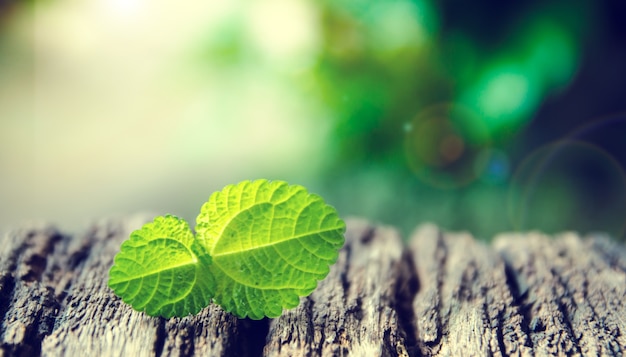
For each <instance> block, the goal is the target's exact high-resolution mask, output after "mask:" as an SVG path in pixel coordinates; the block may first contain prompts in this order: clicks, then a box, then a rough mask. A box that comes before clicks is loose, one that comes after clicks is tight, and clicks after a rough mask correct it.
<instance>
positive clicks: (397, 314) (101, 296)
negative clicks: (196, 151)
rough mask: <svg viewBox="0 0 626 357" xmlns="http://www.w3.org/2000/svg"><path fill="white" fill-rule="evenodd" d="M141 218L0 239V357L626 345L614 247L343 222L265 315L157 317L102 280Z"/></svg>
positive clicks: (573, 351) (521, 350)
mask: <svg viewBox="0 0 626 357" xmlns="http://www.w3.org/2000/svg"><path fill="white" fill-rule="evenodd" d="M145 221H146V217H140V216H137V217H134V218H129V219H123V220H122V219H120V220H109V221H103V222H99V223H96V224H94V225H93V226H92V227H91V228H90V229H89V230H88V231H86V232H84V233H83V234H81V235H65V234H63V233H61V232H59V231H58V230H56V229H54V228H52V227H50V226H32V227H28V228H23V229H19V230H13V231H10V232H8V233H2V234H0V321H1V325H0V356H37V355H45V356H74V355H86V356H96V355H97V356H192V355H198V356H200V355H202V356H209V355H210V356H260V355H267V356H344V355H352V356H377V355H378V356H420V355H426V356H429V355H437V356H438V355H441V356H457V355H464V356H468V355H479V356H482V355H505V356H508V355H537V356H540V355H592V356H596V355H608V356H621V355H624V354H625V353H626V303H625V302H624V297H625V296H626V248H625V247H624V246H623V245H619V244H617V243H614V242H612V241H610V240H609V239H607V238H605V237H600V236H595V237H590V238H586V239H581V238H579V237H578V236H576V235H574V234H564V235H561V236H558V237H547V236H544V235H541V234H538V233H530V234H505V235H502V236H499V237H497V238H496V239H495V240H494V241H493V243H492V244H490V245H487V244H485V243H482V242H477V241H475V240H474V239H473V238H472V237H471V236H470V235H468V234H463V233H454V234H453V233H444V232H441V231H439V230H438V229H437V228H436V227H435V226H432V225H424V226H421V227H420V228H419V229H418V230H416V232H415V233H414V235H413V236H412V237H411V239H410V240H409V243H408V244H407V245H405V244H404V243H403V242H402V239H401V238H400V237H399V236H398V233H397V232H396V231H395V230H394V229H392V228H389V227H381V226H373V225H371V224H369V223H368V222H366V221H363V220H357V219H352V220H349V221H348V231H347V234H346V245H345V246H344V248H343V249H342V251H341V253H340V256H339V259H338V261H337V264H335V265H334V266H333V267H332V269H331V272H330V274H329V276H328V277H327V278H326V279H325V280H324V281H322V282H320V284H319V286H318V289H317V290H315V291H314V292H313V294H312V295H311V296H309V297H307V298H303V299H302V301H301V304H300V306H298V307H297V308H295V309H292V310H290V311H286V312H285V313H284V314H283V316H281V317H280V318H277V319H274V320H271V321H270V320H267V319H266V320H261V321H250V320H247V319H246V320H239V319H237V318H234V317H232V316H231V315H229V314H226V313H224V312H222V311H221V310H220V309H219V308H217V307H215V306H210V307H209V308H207V309H205V310H203V311H202V313H201V314H199V315H198V316H193V317H185V318H175V319H171V320H164V319H159V318H150V317H147V316H145V315H143V314H141V313H138V312H135V311H133V310H131V309H130V308H129V307H128V306H126V305H125V304H123V303H122V302H121V301H120V300H119V299H118V298H116V297H115V296H114V295H113V294H112V293H111V291H110V290H109V289H108V288H107V286H106V281H107V272H108V269H109V267H110V266H111V263H112V259H113V256H114V254H115V253H116V252H117V250H118V248H119V246H120V244H121V242H122V241H123V240H124V239H126V238H127V237H128V235H129V233H130V232H131V231H132V230H133V229H136V228H139V227H140V226H141V224H143V223H144V222H145Z"/></svg>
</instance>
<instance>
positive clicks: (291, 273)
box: [196, 180, 345, 319]
mask: <svg viewBox="0 0 626 357" xmlns="http://www.w3.org/2000/svg"><path fill="white" fill-rule="evenodd" d="M196 231H197V233H196V234H197V236H196V237H197V239H198V241H199V242H200V243H201V245H202V246H203V247H205V248H206V249H207V252H208V253H209V254H210V255H211V257H212V259H213V264H211V266H210V270H211V273H212V274H213V275H214V278H215V281H216V282H217V289H216V292H215V296H214V300H215V302H216V303H218V304H219V305H221V306H222V307H223V308H224V310H226V311H230V312H232V313H234V314H235V315H237V316H239V317H246V316H249V317H250V318H252V319H260V318H263V317H264V316H268V317H276V316H280V314H281V313H282V310H283V308H287V309H288V308H292V307H295V306H297V305H298V303H299V301H300V300H299V297H300V296H306V295H308V294H310V293H311V292H312V291H313V290H314V289H315V287H316V286H317V281H318V280H321V279H323V278H324V277H326V275H327V274H328V271H329V265H331V264H333V263H334V262H335V261H336V259H337V254H338V251H339V249H340V248H341V246H342V245H343V243H344V237H343V233H344V232H345V223H344V222H343V221H342V220H341V219H340V218H339V216H338V214H337V211H336V210H335V209H334V208H332V207H331V206H329V205H327V204H325V203H324V201H323V200H322V198H321V197H319V196H317V195H313V194H309V193H308V192H307V191H306V190H305V188H304V187H302V186H297V185H288V184H287V183H286V182H282V181H272V182H270V181H267V180H257V181H254V182H250V181H244V182H242V183H239V184H237V185H231V186H227V187H225V188H224V189H223V190H222V191H220V192H216V193H214V194H213V195H212V196H211V197H210V199H209V201H208V202H207V203H205V204H204V206H203V207H202V210H201V213H200V215H199V216H198V218H197V226H196Z"/></svg>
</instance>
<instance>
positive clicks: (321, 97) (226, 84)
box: [0, 0, 626, 240]
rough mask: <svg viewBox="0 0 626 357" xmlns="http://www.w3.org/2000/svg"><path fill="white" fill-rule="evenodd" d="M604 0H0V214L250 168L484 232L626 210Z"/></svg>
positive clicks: (614, 14) (86, 202)
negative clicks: (22, 0)
mask: <svg viewBox="0 0 626 357" xmlns="http://www.w3.org/2000/svg"><path fill="white" fill-rule="evenodd" d="M624 18H626V5H625V3H624V2H623V1H619V0H603V1H592V0H574V1H558V0H557V1H525V2H511V3H509V2H500V1H491V0H490V1H487V0H478V1H473V2H463V1H452V0H443V1H429V0H413V1H409V0H393V1H391V0H388V1H380V0H368V1H364V0H336V1H313V0H256V1H226V0H213V1H202V2H200V1H198V2H195V1H194V2H183V3H172V2H169V1H162V0H151V1H148V0H87V1H85V0H80V1H79V0H65V1H28V2H16V1H7V0H4V1H2V0H0V83H1V85H0V227H6V226H13V225H19V224H22V223H23V222H24V221H26V220H32V219H35V220H46V221H52V222H56V223H57V224H59V225H60V226H61V227H64V228H66V229H70V230H74V229H80V227H82V226H84V225H85V224H87V223H88V222H90V221H92V220H93V219H97V218H98V217H102V216H111V215H116V214H118V215H120V214H127V213H133V212H137V211H146V210H150V211H152V212H155V213H172V214H176V215H179V216H182V217H185V218H187V219H190V220H193V219H194V218H195V215H196V214H197V212H198V210H199V207H200V206H201V204H202V203H203V202H204V201H205V200H206V199H207V198H208V196H209V195H210V194H211V192H213V191H215V190H218V189H220V188H221V187H223V186H224V185H226V184H228V183H235V182H238V181H240V180H244V179H255V178H261V177H265V178H270V179H284V180H287V181H289V182H292V183H299V184H302V185H305V186H307V187H308V188H309V189H310V190H311V191H313V192H316V193H319V194H321V195H322V196H323V197H324V198H325V199H326V200H327V201H328V202H329V203H331V204H333V205H335V206H336V207H337V208H338V209H339V211H340V212H341V214H342V215H343V216H351V215H357V216H363V217H367V218H369V219H371V220H374V221H377V222H381V223H386V224H392V225H396V226H397V227H399V228H400V229H401V230H402V231H403V233H404V234H405V235H408V234H409V233H410V232H411V230H412V229H413V228H414V227H415V226H416V225H418V224H419V223H421V222H425V221H431V222H435V223H437V224H439V225H441V226H442V227H444V228H445V229H450V230H468V231H470V232H472V233H473V234H474V235H476V236H477V237H479V238H481V239H490V238H491V237H492V236H493V235H494V234H496V233H498V232H502V231H511V230H531V229H540V230H543V231H545V232H547V233H555V232H560V231H564V230H576V231H579V232H582V233H588V232H595V231H602V232H607V233H609V234H610V235H611V236H613V237H615V238H617V239H621V240H624V239H625V235H626V234H625V231H626V175H625V167H626V22H624V21H623V19H624Z"/></svg>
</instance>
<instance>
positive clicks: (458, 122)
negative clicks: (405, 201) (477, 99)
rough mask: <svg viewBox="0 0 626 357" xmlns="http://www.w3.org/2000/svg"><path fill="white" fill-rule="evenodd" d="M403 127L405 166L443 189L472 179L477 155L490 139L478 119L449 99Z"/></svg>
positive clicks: (422, 178)
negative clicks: (448, 101) (451, 102)
mask: <svg viewBox="0 0 626 357" xmlns="http://www.w3.org/2000/svg"><path fill="white" fill-rule="evenodd" d="M403 130H404V134H405V137H404V139H405V141H404V147H405V156H406V159H407V164H408V166H409V167H410V168H411V170H412V171H413V172H414V174H415V175H416V176H417V177H418V178H419V179H420V180H422V181H423V182H425V183H426V184H428V185H430V186H433V187H438V188H443V189H451V188H457V187H460V186H464V185H466V184H468V183H470V182H472V181H474V180H475V179H476V169H475V168H476V166H477V165H480V164H479V163H477V161H476V159H477V157H478V155H479V153H480V152H481V151H482V150H483V149H484V148H486V147H487V146H488V145H489V143H490V140H489V137H488V135H487V130H486V128H485V127H484V126H482V124H481V121H480V120H478V119H477V118H476V117H475V116H474V115H473V114H472V113H471V112H470V111H468V110H466V109H465V108H463V107H461V106H458V105H453V104H448V103H445V104H438V105H435V106H432V107H429V108H427V109H425V110H423V111H422V112H420V113H419V114H418V115H416V116H415V117H414V118H413V120H412V121H411V122H408V123H406V124H405V125H404V127H403Z"/></svg>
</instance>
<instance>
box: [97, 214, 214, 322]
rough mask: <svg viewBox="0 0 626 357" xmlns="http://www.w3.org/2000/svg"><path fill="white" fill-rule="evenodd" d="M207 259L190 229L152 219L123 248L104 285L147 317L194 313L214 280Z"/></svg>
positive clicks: (176, 222)
mask: <svg viewBox="0 0 626 357" xmlns="http://www.w3.org/2000/svg"><path fill="white" fill-rule="evenodd" d="M210 264H211V257H210V256H209V255H208V254H207V253H206V252H205V251H204V249H203V248H202V247H201V246H200V245H198V244H197V242H196V241H195V239H194V236H193V233H192V232H191V229H190V228H189V225H188V224H187V222H185V221H184V220H182V219H180V218H177V217H174V216H165V217H156V218H155V219H154V221H153V222H152V223H147V224H146V225H144V226H143V227H142V228H141V229H140V230H137V231H134V232H133V233H132V234H131V236H130V239H129V240H127V241H125V242H124V243H123V244H122V247H121V250H120V252H119V253H118V254H117V255H116V256H115V264H114V265H113V267H111V270H110V272H109V286H110V287H111V289H113V291H114V292H115V293H116V294H117V295H118V296H121V297H122V300H124V302H126V303H128V304H129V305H131V306H132V307H133V308H134V309H136V310H139V311H145V312H146V313H147V314H148V315H152V316H164V317H167V318H169V317H172V316H186V315H189V314H195V313H197V312H198V311H200V309H202V308H205V307H206V306H208V305H209V303H210V302H211V297H212V296H213V294H214V291H215V281H214V280H213V276H212V275H211V274H207V272H208V269H209V266H210Z"/></svg>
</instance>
